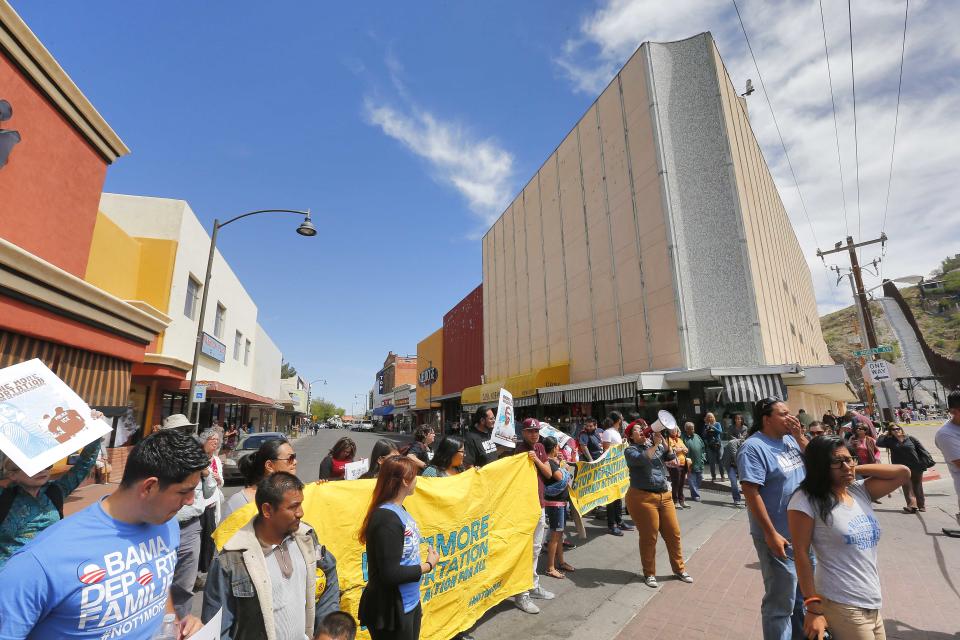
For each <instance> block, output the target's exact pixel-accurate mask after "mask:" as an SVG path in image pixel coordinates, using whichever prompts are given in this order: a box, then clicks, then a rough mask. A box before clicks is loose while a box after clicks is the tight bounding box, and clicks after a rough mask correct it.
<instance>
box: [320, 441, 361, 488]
mask: <svg viewBox="0 0 960 640" xmlns="http://www.w3.org/2000/svg"><path fill="white" fill-rule="evenodd" d="M356 455H357V443H356V442H354V441H353V438H350V437H347V436H344V437H342V438H340V439H339V440H337V441H336V442H335V443H334V445H333V448H331V449H330V452H329V453H328V454H327V457H326V458H324V459H323V460H321V461H320V473H319V476H320V479H321V480H343V478H344V473H345V472H346V466H347V464H349V463H351V462H353V458H354V456H356Z"/></svg>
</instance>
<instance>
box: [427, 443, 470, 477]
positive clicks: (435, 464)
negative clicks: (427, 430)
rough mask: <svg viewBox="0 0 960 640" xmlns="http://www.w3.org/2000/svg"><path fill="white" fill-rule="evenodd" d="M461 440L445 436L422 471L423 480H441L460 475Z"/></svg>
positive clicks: (461, 459) (461, 461)
mask: <svg viewBox="0 0 960 640" xmlns="http://www.w3.org/2000/svg"><path fill="white" fill-rule="evenodd" d="M463 453H464V447H463V440H461V439H460V438H455V437H454V436H447V437H446V438H444V439H443V440H441V441H440V444H438V445H437V452H436V453H435V454H433V460H431V461H430V464H429V465H428V466H427V468H426V469H424V470H423V477H424V478H443V477H445V476H455V475H457V474H458V473H460V467H461V466H462V465H463Z"/></svg>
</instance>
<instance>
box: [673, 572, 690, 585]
mask: <svg viewBox="0 0 960 640" xmlns="http://www.w3.org/2000/svg"><path fill="white" fill-rule="evenodd" d="M673 575H675V576H677V578H678V579H679V580H683V581H684V582H686V583H688V584H692V583H693V578H691V577H690V574H689V573H687V572H686V571H684V572H682V573H675V574H673Z"/></svg>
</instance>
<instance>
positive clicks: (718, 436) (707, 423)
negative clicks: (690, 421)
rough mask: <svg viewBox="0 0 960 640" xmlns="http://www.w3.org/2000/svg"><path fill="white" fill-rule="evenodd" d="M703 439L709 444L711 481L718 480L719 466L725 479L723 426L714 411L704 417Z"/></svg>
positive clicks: (721, 475) (708, 459)
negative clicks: (722, 459) (721, 457)
mask: <svg viewBox="0 0 960 640" xmlns="http://www.w3.org/2000/svg"><path fill="white" fill-rule="evenodd" d="M703 441H704V443H705V444H706V445H707V463H708V464H709V465H710V481H711V482H716V481H717V470H718V467H719V471H720V479H721V480H723V465H722V464H720V455H721V453H722V451H721V449H723V426H722V425H721V424H720V423H719V422H717V419H716V417H715V416H714V415H713V414H712V413H708V414H707V415H705V416H704V417H703Z"/></svg>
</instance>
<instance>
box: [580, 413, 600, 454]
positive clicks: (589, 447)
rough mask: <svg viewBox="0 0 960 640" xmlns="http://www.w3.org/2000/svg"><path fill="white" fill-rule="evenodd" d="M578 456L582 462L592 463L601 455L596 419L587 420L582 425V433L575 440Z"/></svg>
mask: <svg viewBox="0 0 960 640" xmlns="http://www.w3.org/2000/svg"><path fill="white" fill-rule="evenodd" d="M577 444H578V445H579V449H580V455H582V456H583V459H584V460H587V461H590V462H593V461H594V460H596V459H597V458H599V457H600V456H602V455H603V442H602V441H601V440H600V434H599V433H598V432H597V419H596V418H587V419H586V420H585V421H584V423H583V431H581V432H580V437H578V438H577Z"/></svg>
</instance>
